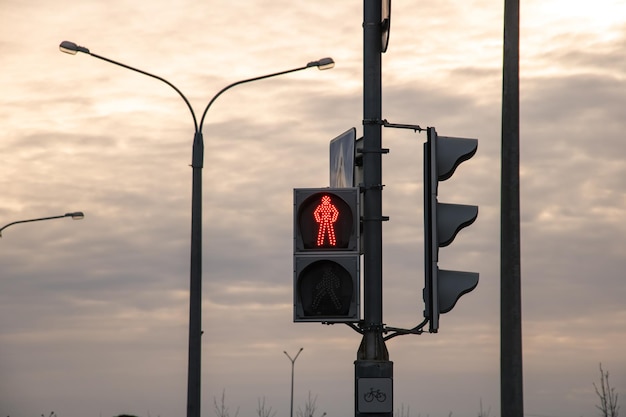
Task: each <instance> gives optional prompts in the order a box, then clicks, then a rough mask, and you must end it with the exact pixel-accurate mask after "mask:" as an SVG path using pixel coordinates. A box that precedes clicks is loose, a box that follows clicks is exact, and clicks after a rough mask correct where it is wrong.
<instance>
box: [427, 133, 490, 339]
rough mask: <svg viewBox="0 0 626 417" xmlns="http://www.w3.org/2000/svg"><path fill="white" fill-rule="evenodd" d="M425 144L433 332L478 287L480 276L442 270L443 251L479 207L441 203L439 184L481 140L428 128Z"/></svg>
mask: <svg viewBox="0 0 626 417" xmlns="http://www.w3.org/2000/svg"><path fill="white" fill-rule="evenodd" d="M427 133H428V137H427V142H426V143H424V269H425V271H424V272H425V274H424V294H423V297H424V303H425V304H426V308H425V310H424V317H425V318H427V319H428V320H429V331H430V332H431V333H436V332H437V331H438V329H439V315H440V314H443V313H447V312H448V311H450V310H452V308H453V307H454V305H455V304H456V302H457V300H458V299H459V298H460V297H461V296H462V295H463V294H466V293H468V292H470V291H472V290H473V289H474V288H476V285H478V273H476V272H465V271H448V270H443V269H439V266H438V260H439V248H440V247H444V246H448V245H449V244H450V243H452V241H453V240H454V238H455V237H456V235H457V233H458V232H459V231H460V230H461V229H462V228H464V227H466V226H469V225H471V224H472V223H473V222H474V220H476V217H477V216H478V206H469V205H462V204H444V203H439V202H438V201H437V190H438V185H439V181H445V180H447V179H448V178H450V177H451V176H452V174H454V171H455V170H456V168H457V167H458V166H459V164H461V163H462V162H463V161H466V160H468V159H470V158H471V157H472V156H474V154H475V153H476V148H477V147H478V140H476V139H466V138H452V137H444V136H438V135H437V132H436V130H435V128H432V127H431V128H428V131H427Z"/></svg>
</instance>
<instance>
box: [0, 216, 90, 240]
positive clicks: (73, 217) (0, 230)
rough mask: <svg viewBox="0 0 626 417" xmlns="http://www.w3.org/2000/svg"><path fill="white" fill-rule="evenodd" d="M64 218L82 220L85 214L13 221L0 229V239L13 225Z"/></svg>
mask: <svg viewBox="0 0 626 417" xmlns="http://www.w3.org/2000/svg"><path fill="white" fill-rule="evenodd" d="M65 217H71V218H72V219H74V220H82V219H83V218H84V217H85V214H84V213H83V212H82V211H75V212H73V213H65V214H62V215H60V216H50V217H40V218H37V219H28V220H18V221H15V222H11V223H9V224H5V225H4V226H2V227H0V237H2V231H3V230H4V229H6V228H7V227H9V226H13V225H14V224H18V223H30V222H39V221H42V220H52V219H62V218H65Z"/></svg>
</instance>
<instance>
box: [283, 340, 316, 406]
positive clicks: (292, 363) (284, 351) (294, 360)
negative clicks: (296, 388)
mask: <svg viewBox="0 0 626 417" xmlns="http://www.w3.org/2000/svg"><path fill="white" fill-rule="evenodd" d="M302 349H304V348H300V350H299V351H298V353H296V356H294V357H293V359H292V358H291V356H289V354H288V353H287V351H286V350H283V353H284V354H285V355H287V357H288V358H289V360H290V361H291V408H290V412H289V416H290V417H293V374H294V368H295V365H296V359H298V356H300V352H302ZM324 414H326V413H324Z"/></svg>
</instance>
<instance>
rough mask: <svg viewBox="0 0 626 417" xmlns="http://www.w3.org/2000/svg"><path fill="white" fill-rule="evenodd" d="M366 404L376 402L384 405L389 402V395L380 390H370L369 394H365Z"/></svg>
mask: <svg viewBox="0 0 626 417" xmlns="http://www.w3.org/2000/svg"><path fill="white" fill-rule="evenodd" d="M363 399H364V400H365V402H368V403H371V402H372V401H374V400H376V401H378V402H379V403H384V402H385V400H387V395H386V394H385V393H384V392H382V391H381V390H379V389H376V390H375V389H374V388H373V387H372V388H370V390H369V392H367V393H365V395H364V396H363Z"/></svg>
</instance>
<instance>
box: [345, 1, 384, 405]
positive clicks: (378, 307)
mask: <svg viewBox="0 0 626 417" xmlns="http://www.w3.org/2000/svg"><path fill="white" fill-rule="evenodd" d="M381 20H382V3H381V0H364V1H363V150H362V152H363V184H362V185H361V186H362V192H363V199H362V201H363V219H362V220H363V235H362V241H363V245H362V248H363V292H364V296H363V301H364V307H363V309H364V321H363V323H362V330H363V339H362V340H361V345H360V346H359V349H358V351H357V360H356V361H355V362H354V364H355V415H356V416H360V415H367V416H368V417H375V416H391V415H392V414H393V412H391V413H387V412H376V413H371V412H368V413H367V414H362V413H361V412H360V411H359V404H360V403H359V394H360V392H359V380H360V379H361V378H368V379H370V378H381V379H382V378H386V379H391V377H392V374H393V367H392V365H393V363H392V362H390V361H389V352H388V351H387V347H386V345H385V341H384V339H383V288H382V275H383V274H382V222H383V215H382V188H383V186H382V154H383V153H384V152H386V151H385V150H384V149H382V123H383V122H382V81H381V80H382V75H381V73H382V25H381ZM389 394H390V395H391V393H389ZM391 411H393V410H391Z"/></svg>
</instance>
